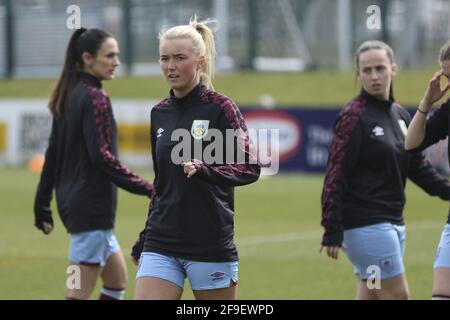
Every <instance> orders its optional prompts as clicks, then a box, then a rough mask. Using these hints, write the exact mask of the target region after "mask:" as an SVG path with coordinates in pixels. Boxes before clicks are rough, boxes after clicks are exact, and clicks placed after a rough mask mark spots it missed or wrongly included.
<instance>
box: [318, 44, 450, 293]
mask: <svg viewBox="0 0 450 320" xmlns="http://www.w3.org/2000/svg"><path fill="white" fill-rule="evenodd" d="M356 65H357V75H358V79H359V80H360V82H361V84H362V90H361V93H360V94H359V96H357V97H356V98H354V99H353V100H352V101H351V102H350V103H349V104H348V105H347V106H346V107H345V108H344V109H343V110H342V112H341V113H340V115H339V117H338V119H337V121H336V124H335V128H334V135H333V140H332V144H331V147H330V153H329V157H328V165H327V174H326V177H325V182H324V187H323V193H322V226H323V227H324V229H325V232H324V236H323V240H322V248H326V252H327V255H328V256H329V257H331V258H333V259H337V258H338V253H339V249H340V248H345V251H346V254H347V256H348V258H349V259H350V261H351V262H352V263H353V265H354V267H355V272H356V274H357V277H358V284H357V298H358V299H407V298H408V297H409V290H408V284H407V281H406V275H405V268H404V265H403V253H404V246H405V235H406V234H405V226H404V221H403V208H404V205H405V200H406V199H405V193H404V189H405V185H406V178H407V177H408V178H410V179H411V180H412V181H413V182H415V183H416V184H417V185H418V186H419V187H421V188H422V189H423V190H425V191H426V192H427V193H429V194H431V195H436V196H439V197H440V198H442V199H444V200H448V199H449V196H450V195H449V191H450V188H449V183H448V181H447V180H446V179H444V178H442V177H440V176H438V175H437V173H436V171H435V170H434V169H433V168H432V167H431V166H430V164H429V163H428V162H427V161H426V160H425V159H424V157H423V155H422V154H420V153H413V154H409V153H407V152H406V151H405V149H404V141H405V135H406V131H407V127H408V125H409V122H410V116H409V113H408V111H406V110H405V109H404V108H402V107H401V106H400V105H399V104H397V103H396V102H395V101H394V97H393V94H392V78H393V77H394V76H395V75H396V73H397V67H396V64H395V61H394V54H393V52H392V49H391V48H390V47H389V46H388V45H387V44H385V43H383V42H381V41H367V42H364V43H363V44H362V45H361V46H360V47H359V49H358V51H357V53H356Z"/></svg>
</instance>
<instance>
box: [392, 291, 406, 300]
mask: <svg viewBox="0 0 450 320" xmlns="http://www.w3.org/2000/svg"><path fill="white" fill-rule="evenodd" d="M394 299H396V300H408V299H409V290H408V289H402V290H399V291H397V292H396V293H395V296H394Z"/></svg>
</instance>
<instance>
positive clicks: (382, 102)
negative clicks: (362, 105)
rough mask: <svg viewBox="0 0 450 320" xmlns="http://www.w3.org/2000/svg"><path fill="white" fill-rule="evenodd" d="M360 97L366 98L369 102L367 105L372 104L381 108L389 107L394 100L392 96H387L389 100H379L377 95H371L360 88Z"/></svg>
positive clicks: (386, 108)
mask: <svg viewBox="0 0 450 320" xmlns="http://www.w3.org/2000/svg"><path fill="white" fill-rule="evenodd" d="M359 95H360V97H362V98H364V99H366V100H367V101H368V102H369V105H374V106H376V107H380V108H383V109H385V110H388V109H390V108H391V106H392V104H393V103H394V102H395V101H394V98H393V97H392V96H390V97H389V100H387V101H386V100H380V99H378V98H377V97H375V96H373V95H371V94H370V93H368V92H367V91H366V90H364V89H361V93H360V94H359Z"/></svg>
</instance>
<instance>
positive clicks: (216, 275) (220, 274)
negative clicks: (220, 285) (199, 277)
mask: <svg viewBox="0 0 450 320" xmlns="http://www.w3.org/2000/svg"><path fill="white" fill-rule="evenodd" d="M224 275H225V273H223V272H219V271H217V272H214V273H211V274H210V275H209V276H210V277H211V280H212V281H217V280H222V279H223V276H224Z"/></svg>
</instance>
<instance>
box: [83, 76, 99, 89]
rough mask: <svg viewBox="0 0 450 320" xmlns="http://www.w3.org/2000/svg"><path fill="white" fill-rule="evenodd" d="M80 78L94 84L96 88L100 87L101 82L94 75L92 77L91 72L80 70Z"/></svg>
mask: <svg viewBox="0 0 450 320" xmlns="http://www.w3.org/2000/svg"><path fill="white" fill-rule="evenodd" d="M80 78H81V80H83V81H87V82H88V83H90V84H92V85H94V86H95V87H97V88H101V87H102V83H101V81H100V80H98V79H97V78H96V77H94V76H93V75H92V74H90V73H87V72H80Z"/></svg>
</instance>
